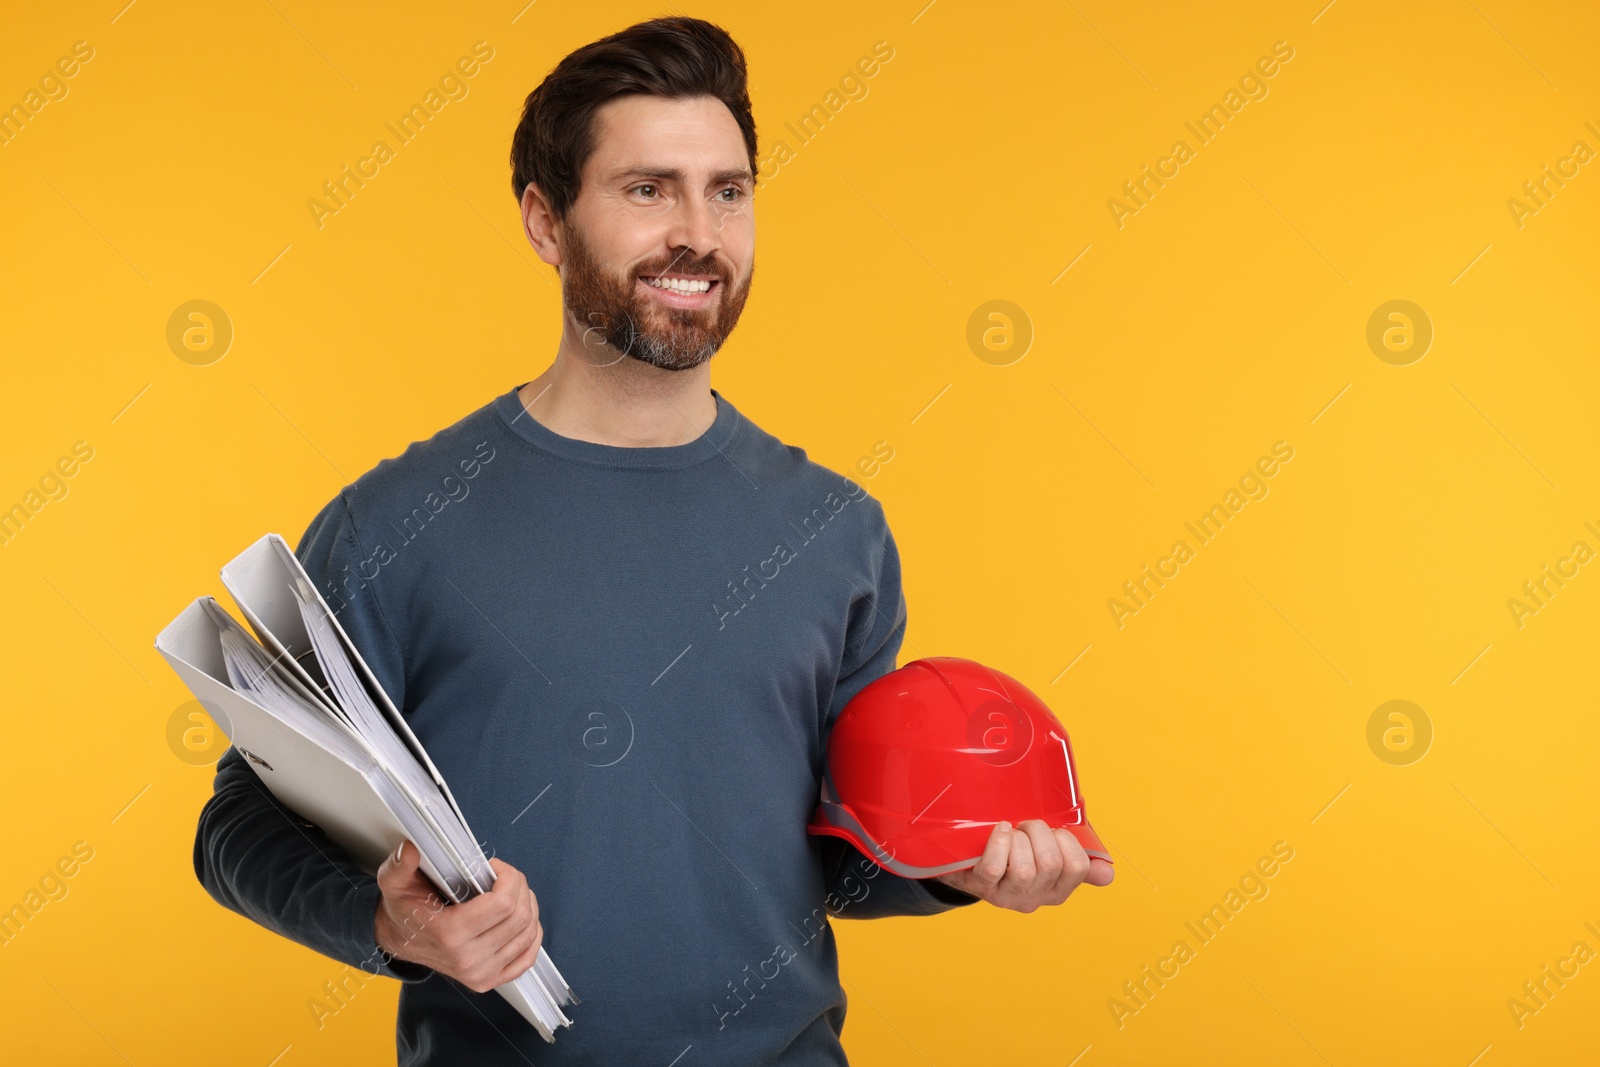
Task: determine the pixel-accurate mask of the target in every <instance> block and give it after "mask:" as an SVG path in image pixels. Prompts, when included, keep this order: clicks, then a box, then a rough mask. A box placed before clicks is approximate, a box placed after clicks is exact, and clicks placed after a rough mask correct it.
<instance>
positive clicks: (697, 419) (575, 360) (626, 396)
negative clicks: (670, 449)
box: [518, 330, 717, 448]
mask: <svg viewBox="0 0 1600 1067" xmlns="http://www.w3.org/2000/svg"><path fill="white" fill-rule="evenodd" d="M518 396H519V397H520V398H521V400H522V406H523V407H525V408H526V409H527V410H528V415H529V416H530V417H531V418H533V419H536V420H537V421H538V422H539V423H540V424H541V425H543V426H545V427H546V428H548V429H550V430H551V431H553V432H555V433H558V434H560V435H561V436H563V437H573V438H577V439H578V440H580V441H592V442H594V443H596V444H602V445H618V446H621V447H623V448H657V447H664V446H669V445H682V444H688V443H689V442H690V441H693V440H694V439H695V438H697V437H699V436H700V435H701V434H703V433H705V432H706V430H708V429H709V428H710V427H711V424H712V422H714V421H715V420H716V417H717V403H716V400H715V398H713V397H712V395H711V364H710V363H709V362H706V363H702V364H700V366H698V367H695V368H694V369H692V370H684V371H669V370H663V369H662V368H660V367H653V366H651V365H650V364H648V363H641V362H640V361H639V360H636V359H634V358H632V357H631V356H624V355H623V354H622V353H621V352H618V351H617V350H616V349H614V348H612V347H610V346H609V345H594V344H591V345H590V346H589V347H588V348H585V347H583V345H582V344H581V342H579V341H578V340H577V339H576V338H574V337H573V336H572V334H571V331H570V330H563V331H562V336H561V346H560V347H559V348H558V349H557V350H556V358H555V362H553V363H551V364H550V366H549V367H547V368H545V371H544V373H543V374H541V375H539V376H538V377H537V378H535V379H534V380H533V381H531V382H529V383H528V384H527V385H525V386H523V387H522V389H521V391H520V392H519V394H518Z"/></svg>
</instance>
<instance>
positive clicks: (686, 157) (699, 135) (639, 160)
mask: <svg viewBox="0 0 1600 1067" xmlns="http://www.w3.org/2000/svg"><path fill="white" fill-rule="evenodd" d="M637 169H661V170H667V169H674V170H679V171H682V172H683V173H684V174H686V175H688V176H689V177H690V178H691V179H693V178H694V177H695V176H696V175H709V174H711V173H713V172H717V171H725V170H729V169H734V170H743V171H748V170H749V169H750V156H749V153H748V152H747V151H746V149H745V143H744V135H743V134H742V133H741V132H740V130H739V124H738V122H736V121H735V120H734V117H733V113H732V112H731V111H729V110H728V108H727V106H726V105H724V104H723V103H722V101H720V100H718V99H717V98H716V97H712V96H697V97H691V98H690V99H687V100H668V99H665V98H664V97H659V96H647V95H644V94H641V93H630V94H628V95H626V96H619V97H616V98H615V99H613V100H608V101H606V102H605V103H604V104H602V105H601V106H600V107H599V108H598V109H597V110H596V111H595V145H594V152H593V154H592V155H590V157H589V159H588V161H587V162H586V163H585V164H584V172H585V177H592V178H595V179H597V180H599V181H601V182H605V181H607V180H608V179H610V178H612V177H614V176H617V175H620V174H622V173H624V172H628V171H631V170H637Z"/></svg>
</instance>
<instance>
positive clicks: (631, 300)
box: [559, 226, 755, 371]
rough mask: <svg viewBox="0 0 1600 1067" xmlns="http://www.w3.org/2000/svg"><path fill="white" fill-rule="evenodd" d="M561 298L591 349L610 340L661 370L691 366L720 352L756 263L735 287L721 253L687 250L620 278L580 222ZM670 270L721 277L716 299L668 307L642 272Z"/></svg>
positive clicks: (571, 237) (571, 234)
mask: <svg viewBox="0 0 1600 1067" xmlns="http://www.w3.org/2000/svg"><path fill="white" fill-rule="evenodd" d="M564 266H565V267H566V269H565V270H563V271H561V272H559V273H560V275H561V289H562V299H563V303H564V304H565V305H566V309H567V311H568V313H569V314H571V315H572V318H573V322H574V323H575V324H576V325H577V327H578V328H579V329H581V330H582V331H583V344H584V347H585V348H587V347H589V346H590V345H592V344H593V343H594V340H596V339H600V340H604V341H605V343H606V344H608V345H610V346H611V347H612V348H614V349H616V350H617V351H618V352H620V353H622V355H624V356H627V357H629V358H632V359H636V360H638V361H639V362H641V363H648V364H649V365H650V366H652V367H660V368H661V369H663V370H673V371H678V370H692V369H693V368H695V367H698V366H700V364H702V363H704V362H706V361H707V360H708V359H710V358H711V357H712V356H714V355H715V354H716V353H717V350H718V349H720V348H721V347H722V343H723V342H724V341H726V340H727V339H728V335H729V334H730V333H732V332H733V328H734V326H735V325H737V324H738V322H739V315H740V314H741V313H742V312H743V311H744V304H745V300H746V299H747V298H748V297H749V295H750V283H751V282H752V281H754V280H755V265H754V264H753V263H752V264H751V268H750V274H749V275H747V276H746V278H745V280H744V284H743V285H737V284H736V283H735V281H734V279H732V278H731V277H729V276H728V274H727V271H726V270H725V269H724V268H723V266H722V264H721V263H719V262H718V261H717V259H716V258H715V257H714V256H712V257H707V258H706V259H703V260H690V259H686V258H683V257H682V256H681V255H680V256H678V257H672V258H663V259H661V260H659V261H658V262H654V263H650V264H646V265H645V266H643V267H641V268H640V269H638V270H637V271H635V272H632V273H629V274H627V275H625V276H623V277H617V276H615V275H613V274H611V273H610V272H609V271H607V270H606V268H605V265H604V264H602V263H601V262H600V261H599V260H598V259H596V258H595V256H594V254H593V253H592V252H591V251H590V248H589V246H588V245H587V244H586V243H585V242H584V240H583V235H582V234H581V233H580V232H579V230H578V228H577V227H575V226H569V227H568V228H567V248H566V262H565V264H564ZM668 272H680V273H683V274H698V275H703V276H707V277H711V278H715V279H716V280H717V284H716V285H715V286H713V288H714V289H715V290H716V298H715V299H714V300H713V301H712V302H711V303H710V304H709V305H708V306H706V307H704V308H698V309H696V308H675V307H668V306H666V305H665V304H663V303H661V302H660V301H658V300H656V299H655V298H654V297H652V296H650V294H648V293H645V292H642V291H641V288H642V283H640V282H639V280H638V279H640V278H641V277H654V276H656V275H659V274H666V273H668Z"/></svg>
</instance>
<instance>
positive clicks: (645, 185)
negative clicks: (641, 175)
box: [633, 182, 656, 200]
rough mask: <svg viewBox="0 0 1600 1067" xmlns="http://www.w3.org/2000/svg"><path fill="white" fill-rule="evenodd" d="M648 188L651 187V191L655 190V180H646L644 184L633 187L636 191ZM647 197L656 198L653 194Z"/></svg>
mask: <svg viewBox="0 0 1600 1067" xmlns="http://www.w3.org/2000/svg"><path fill="white" fill-rule="evenodd" d="M646 189H649V190H651V191H655V189H656V184H655V182H645V183H644V184H643V185H636V186H634V187H633V191H634V192H636V193H638V192H643V191H644V190H646ZM647 199H650V200H654V199H656V198H655V197H653V196H652V197H648V198H647Z"/></svg>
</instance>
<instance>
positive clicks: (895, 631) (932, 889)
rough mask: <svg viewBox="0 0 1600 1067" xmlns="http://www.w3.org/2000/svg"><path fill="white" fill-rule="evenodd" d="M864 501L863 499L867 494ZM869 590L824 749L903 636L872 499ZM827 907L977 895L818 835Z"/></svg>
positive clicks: (890, 542)
mask: <svg viewBox="0 0 1600 1067" xmlns="http://www.w3.org/2000/svg"><path fill="white" fill-rule="evenodd" d="M869 499H870V498H869ZM872 504H873V505H874V506H873V508H872V510H871V514H872V516H873V522H872V529H873V535H872V560H873V568H872V573H873V581H872V583H871V588H870V590H869V589H862V590H859V591H858V592H859V593H860V594H861V595H860V596H858V597H857V598H856V599H855V600H854V602H853V603H852V604H851V609H850V624H849V632H848V635H847V637H846V640H845V658H844V663H843V664H842V665H841V668H840V671H839V681H838V684H837V685H835V686H834V690H833V697H832V700H831V701H830V703H829V707H828V712H827V719H826V723H827V729H826V731H825V733H824V736H823V741H824V746H826V742H827V737H828V735H830V734H831V733H832V731H833V724H834V723H835V722H837V721H838V718H839V715H840V713H841V712H842V711H844V706H845V705H846V704H848V703H849V702H850V699H851V698H852V697H854V696H855V695H856V694H857V693H859V692H860V691H861V690H862V689H863V688H865V687H866V685H867V683H869V682H872V681H875V680H877V679H878V678H881V677H882V676H883V675H885V674H888V673H889V672H890V671H892V670H894V669H895V660H896V658H897V657H898V655H899V653H900V645H901V643H902V642H903V641H904V639H905V627H906V600H905V590H904V588H903V585H902V582H901V577H900V552H899V549H898V548H897V547H896V545H895V541H894V534H893V533H891V532H890V530H889V525H888V521H887V519H886V518H885V517H884V514H883V508H882V505H880V504H878V502H877V501H876V500H872ZM818 840H820V841H821V842H822V860H823V871H824V873H825V875H826V886H827V892H828V899H829V900H830V902H832V903H834V904H838V905H839V906H838V909H837V910H834V909H833V908H831V907H830V909H829V911H830V914H832V915H833V916H834V917H835V918H845V919H878V918H885V917H888V916H893V915H937V914H938V913H940V912H945V911H950V910H952V909H954V908H959V907H963V906H965V905H967V904H975V903H977V902H978V901H979V900H981V899H982V898H981V897H976V896H973V895H972V894H971V893H965V892H962V891H961V890H959V889H956V888H955V887H953V886H948V885H945V884H944V883H943V882H940V881H939V880H938V879H936V878H902V877H901V876H900V875H897V874H895V873H894V872H893V871H890V870H888V869H886V868H883V867H880V866H878V865H877V864H876V863H874V862H873V861H872V860H870V859H868V858H867V857H866V856H865V855H863V854H862V852H861V850H860V849H858V848H856V847H855V846H854V845H852V844H851V843H850V842H848V841H846V840H844V839H843V838H838V837H831V836H819V838H818Z"/></svg>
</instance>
